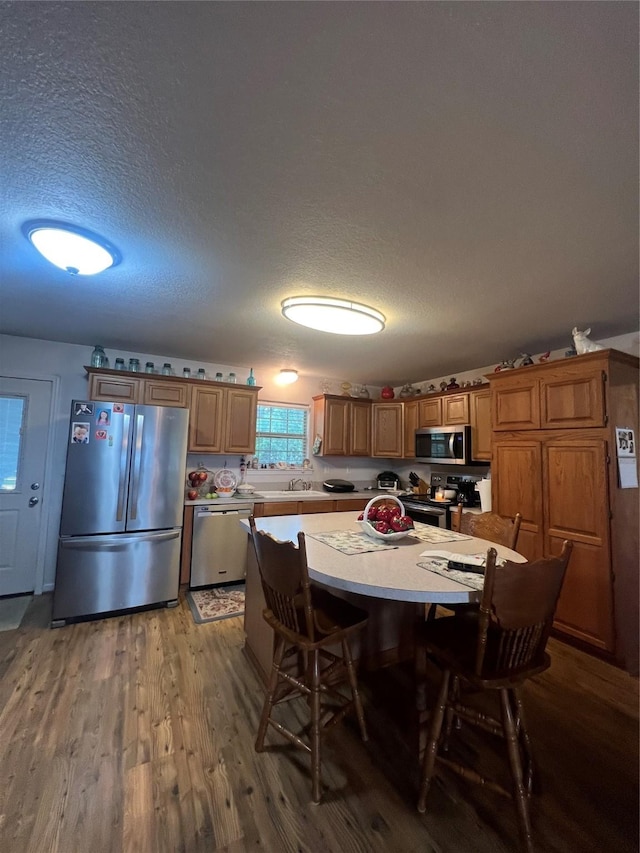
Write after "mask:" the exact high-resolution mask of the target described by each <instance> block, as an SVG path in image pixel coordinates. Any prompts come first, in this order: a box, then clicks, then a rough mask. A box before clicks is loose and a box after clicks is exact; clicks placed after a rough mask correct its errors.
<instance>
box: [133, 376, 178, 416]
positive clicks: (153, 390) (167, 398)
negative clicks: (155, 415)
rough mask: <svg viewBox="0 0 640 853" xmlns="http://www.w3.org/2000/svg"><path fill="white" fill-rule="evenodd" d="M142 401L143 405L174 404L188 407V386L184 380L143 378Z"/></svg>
mask: <svg viewBox="0 0 640 853" xmlns="http://www.w3.org/2000/svg"><path fill="white" fill-rule="evenodd" d="M142 402H143V403H144V404H145V406H175V407H176V408H178V409H188V408H189V386H188V385H187V383H186V382H163V381H162V380H161V379H144V380H143V383H142Z"/></svg>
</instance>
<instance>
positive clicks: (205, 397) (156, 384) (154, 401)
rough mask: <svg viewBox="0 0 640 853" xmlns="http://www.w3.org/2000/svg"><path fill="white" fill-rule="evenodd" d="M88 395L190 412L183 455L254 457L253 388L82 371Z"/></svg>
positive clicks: (255, 400) (103, 370)
mask: <svg viewBox="0 0 640 853" xmlns="http://www.w3.org/2000/svg"><path fill="white" fill-rule="evenodd" d="M85 370H86V371H87V373H88V374H89V397H90V399H92V400H105V401H112V400H115V401H117V402H120V403H141V404H144V405H147V406H176V407H178V408H183V409H186V408H188V409H189V410H190V414H189V446H188V449H189V451H200V452H202V453H254V452H255V449H256V411H257V405H258V391H259V390H260V388H259V387H258V386H244V385H232V384H229V383H226V382H208V381H207V380H203V379H182V378H180V377H177V376H158V375H153V374H151V375H146V374H143V373H141V374H138V375H136V374H131V373H129V372H123V371H120V370H118V371H109V370H108V369H106V368H98V367H86V368H85Z"/></svg>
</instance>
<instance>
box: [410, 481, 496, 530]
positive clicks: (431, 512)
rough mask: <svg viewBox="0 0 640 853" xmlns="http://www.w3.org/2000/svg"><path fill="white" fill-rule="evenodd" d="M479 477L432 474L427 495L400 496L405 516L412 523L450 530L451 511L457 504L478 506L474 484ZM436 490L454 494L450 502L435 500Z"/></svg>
mask: <svg viewBox="0 0 640 853" xmlns="http://www.w3.org/2000/svg"><path fill="white" fill-rule="evenodd" d="M478 480H480V477H465V476H459V475H458V474H432V475H431V481H430V489H429V493H428V494H426V495H402V496H401V497H400V500H401V501H402V503H403V504H404V507H405V510H406V512H407V515H408V516H410V517H411V518H412V519H413V520H414V521H422V522H424V523H426V524H436V525H438V526H439V527H446V528H448V529H450V528H451V512H450V511H451V509H452V508H453V507H455V506H456V505H457V504H458V503H461V504H463V505H464V506H479V505H480V495H479V493H478V492H477V490H476V483H477V482H478ZM438 489H451V490H453V491H455V492H456V497H455V498H453V499H452V500H437V498H436V497H435V495H436V494H437V491H438Z"/></svg>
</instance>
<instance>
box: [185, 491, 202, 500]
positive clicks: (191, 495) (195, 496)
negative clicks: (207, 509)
mask: <svg viewBox="0 0 640 853" xmlns="http://www.w3.org/2000/svg"><path fill="white" fill-rule="evenodd" d="M198 497H199V495H198V493H197V492H196V490H195V489H190V490H189V491H188V492H187V498H188V499H189V500H190V501H197V500H198Z"/></svg>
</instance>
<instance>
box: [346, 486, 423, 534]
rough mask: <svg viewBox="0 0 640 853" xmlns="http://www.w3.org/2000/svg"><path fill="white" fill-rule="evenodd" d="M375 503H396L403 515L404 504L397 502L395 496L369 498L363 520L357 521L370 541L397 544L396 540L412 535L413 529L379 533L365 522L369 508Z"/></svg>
mask: <svg viewBox="0 0 640 853" xmlns="http://www.w3.org/2000/svg"><path fill="white" fill-rule="evenodd" d="M376 501H384V502H385V503H388V502H389V501H393V502H394V503H397V504H398V506H399V507H400V509H401V510H402V514H403V515H405V514H406V513H405V509H404V504H403V503H402V501H399V500H398V498H397V497H395V495H390V494H388V493H387V494H384V495H376V497H375V498H371V500H370V501H369V503H368V504H367V505H366V507H365V508H364V511H363V515H364V519H363V520H362V521H359V522H358V524H359V525H360V529H361V530H362V531H363V532H364V533H366V534H367V536H370V537H371V538H372V539H379V540H380V541H381V542H397V541H398V539H404V538H405V536H410V535H411V534H412V533H413V527H412V528H411V529H410V530H398V531H396V532H395V533H379V532H378V531H377V530H376V529H375V527H374V526H373V525H372V524H371V522H370V521H367V520H366V519H367V514H368V512H369V510H370V509H371V507H372V506H373V505H374V504H375V503H376Z"/></svg>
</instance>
